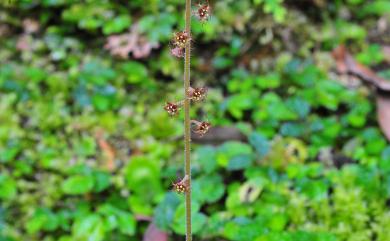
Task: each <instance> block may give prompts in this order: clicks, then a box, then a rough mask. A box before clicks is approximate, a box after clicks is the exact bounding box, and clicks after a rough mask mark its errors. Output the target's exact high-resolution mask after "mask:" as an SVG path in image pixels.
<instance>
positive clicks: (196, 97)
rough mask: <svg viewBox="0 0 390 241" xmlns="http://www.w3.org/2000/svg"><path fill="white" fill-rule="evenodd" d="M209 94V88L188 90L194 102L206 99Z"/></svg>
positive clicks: (189, 96)
mask: <svg viewBox="0 0 390 241" xmlns="http://www.w3.org/2000/svg"><path fill="white" fill-rule="evenodd" d="M206 94H207V88H206V87H198V88H195V89H194V88H192V87H190V89H189V90H188V94H187V95H188V98H189V99H191V100H193V101H196V102H198V101H202V100H204V99H205V98H206Z"/></svg>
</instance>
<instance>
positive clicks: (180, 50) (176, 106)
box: [164, 0, 211, 241]
mask: <svg viewBox="0 0 390 241" xmlns="http://www.w3.org/2000/svg"><path fill="white" fill-rule="evenodd" d="M185 5H186V6H185V29H184V30H183V31H179V32H175V33H174V34H173V36H172V42H171V44H172V48H171V54H172V55H173V56H175V57H178V58H184V100H180V101H177V102H167V103H166V105H165V106H164V109H165V110H166V111H167V113H168V114H169V115H170V116H172V117H173V116H176V115H177V114H178V113H179V111H180V110H181V109H183V111H184V164H185V165H184V172H185V176H184V178H183V179H181V180H179V181H177V182H176V183H173V189H174V190H175V191H176V192H177V193H183V194H185V202H186V240H187V241H191V240H192V231H191V159H190V151H191V144H190V143H191V130H192V131H193V132H194V133H195V134H197V135H199V136H203V135H204V134H206V133H207V132H208V130H209V129H210V127H211V124H210V123H209V122H206V121H197V120H191V117H190V104H191V102H193V103H195V102H201V101H203V100H204V99H205V98H206V94H207V88H206V87H196V88H195V87H191V85H190V83H191V81H190V76H191V74H190V71H191V70H190V61H191V43H192V40H193V39H192V35H191V15H195V16H196V18H197V19H198V20H199V21H201V22H205V21H207V20H208V19H209V17H210V5H209V2H208V1H204V2H200V3H198V4H197V6H196V10H194V11H191V8H192V5H191V0H186V3H185Z"/></svg>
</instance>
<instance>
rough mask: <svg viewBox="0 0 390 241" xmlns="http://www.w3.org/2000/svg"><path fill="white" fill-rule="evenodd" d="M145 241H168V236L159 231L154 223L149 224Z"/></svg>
mask: <svg viewBox="0 0 390 241" xmlns="http://www.w3.org/2000/svg"><path fill="white" fill-rule="evenodd" d="M142 240H143V241H168V234H167V233H165V232H163V231H161V230H159V229H158V228H157V227H156V225H155V224H154V223H149V226H148V228H147V229H146V231H145V234H144V237H143V239H142Z"/></svg>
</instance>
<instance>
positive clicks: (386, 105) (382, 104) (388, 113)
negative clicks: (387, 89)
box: [376, 94, 390, 141]
mask: <svg viewBox="0 0 390 241" xmlns="http://www.w3.org/2000/svg"><path fill="white" fill-rule="evenodd" d="M376 103H377V115H378V122H379V125H380V127H381V129H382V131H383V133H384V134H385V136H386V137H387V140H389V141H390V95H389V94H387V95H386V94H378V95H377V98H376Z"/></svg>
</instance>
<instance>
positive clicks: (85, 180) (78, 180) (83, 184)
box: [62, 175, 94, 195]
mask: <svg viewBox="0 0 390 241" xmlns="http://www.w3.org/2000/svg"><path fill="white" fill-rule="evenodd" d="M93 185H94V180H93V177H91V176H82V175H77V176H72V177H69V178H68V179H66V180H65V181H64V183H63V184H62V191H63V192H64V193H65V194H70V195H79V194H84V193H88V192H90V191H92V188H93Z"/></svg>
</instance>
